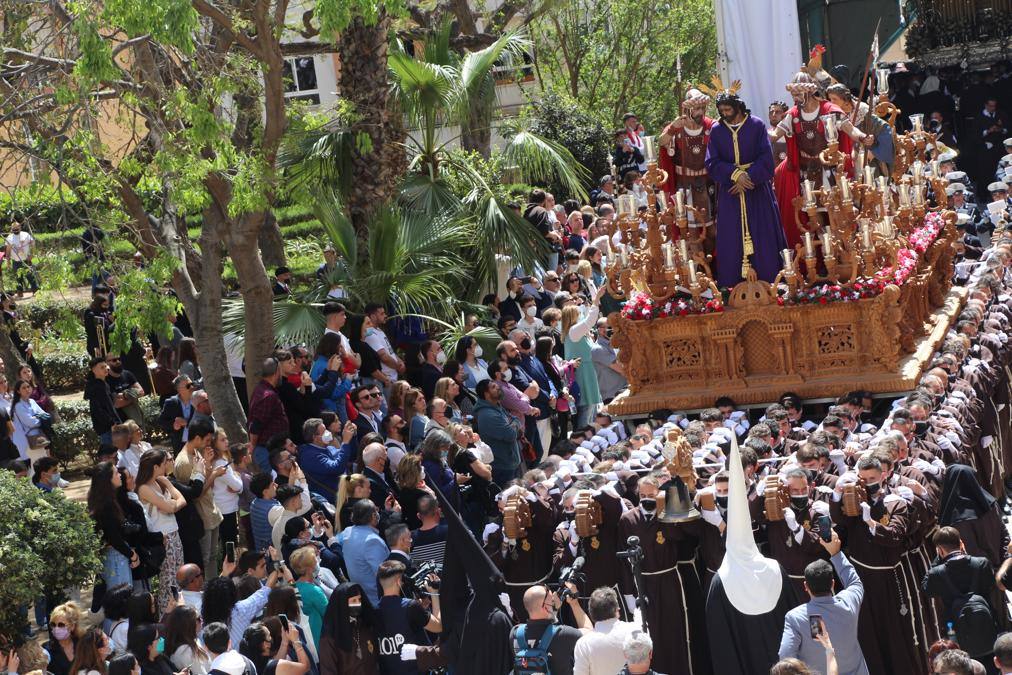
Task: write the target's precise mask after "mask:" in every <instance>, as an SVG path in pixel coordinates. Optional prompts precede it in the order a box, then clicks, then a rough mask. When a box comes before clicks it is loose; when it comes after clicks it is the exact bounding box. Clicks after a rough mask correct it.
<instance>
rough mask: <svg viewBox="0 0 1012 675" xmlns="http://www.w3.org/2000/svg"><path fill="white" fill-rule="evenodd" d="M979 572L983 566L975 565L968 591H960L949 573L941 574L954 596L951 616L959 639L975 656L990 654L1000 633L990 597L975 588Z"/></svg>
mask: <svg viewBox="0 0 1012 675" xmlns="http://www.w3.org/2000/svg"><path fill="white" fill-rule="evenodd" d="M946 571H948V570H946ZM979 575H980V567H979V566H974V567H973V571H972V572H971V574H970V588H969V590H967V591H966V592H960V590H959V589H958V588H956V585H955V584H954V583H952V579H951V578H950V577H949V575H948V574H947V573H946V574H943V575H942V577H943V578H944V579H945V582H946V583H947V584H948V586H949V588H950V590H951V591H952V593H953V595H954V596H955V599H954V600H953V602H952V611H951V613H950V617H951V618H952V627H953V629H954V630H955V631H956V642H958V643H959V647H960V649H963V650H964V651H966V653H968V654H969V655H970V656H972V657H980V656H986V655H988V654H990V653H991V652H992V651H993V649H994V641H995V639H996V638H997V637H998V631H997V629H996V628H995V621H994V614H992V612H991V604H990V603H989V602H988V601H987V598H984V597H983V596H981V595H979V594H977V593H975V592H974V591H975V589H976V588H977V579H978V577H979Z"/></svg>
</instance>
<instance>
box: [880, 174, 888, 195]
mask: <svg viewBox="0 0 1012 675" xmlns="http://www.w3.org/2000/svg"><path fill="white" fill-rule="evenodd" d="M878 189H879V190H881V191H882V194H885V193H886V191H887V190H888V189H889V179H888V178H887V177H886V176H879V177H878Z"/></svg>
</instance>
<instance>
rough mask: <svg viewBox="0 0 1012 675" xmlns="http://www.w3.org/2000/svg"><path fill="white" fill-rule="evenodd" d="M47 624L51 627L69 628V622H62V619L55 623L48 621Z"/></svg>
mask: <svg viewBox="0 0 1012 675" xmlns="http://www.w3.org/2000/svg"><path fill="white" fill-rule="evenodd" d="M49 625H50V626H52V627H53V628H70V624H69V623H64V622H62V621H57V622H56V623H50V624H49Z"/></svg>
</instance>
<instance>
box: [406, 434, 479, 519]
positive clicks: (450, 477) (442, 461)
mask: <svg viewBox="0 0 1012 675" xmlns="http://www.w3.org/2000/svg"><path fill="white" fill-rule="evenodd" d="M452 445H453V439H452V438H450V435H449V434H448V433H446V432H445V431H443V430H442V429H434V430H433V431H430V432H429V435H428V436H426V437H425V440H423V441H422V442H421V444H420V445H419V446H418V454H419V455H421V457H422V468H424V469H425V478H426V480H428V481H431V482H432V483H433V484H434V485H435V486H436V487H438V488H439V489H440V491H442V493H443V496H444V497H446V499H447V501H449V502H450V504H451V505H453V508H454V509H459V508H460V491H459V489H458V487H457V485H458V483H467V481H468V480H470V479H469V478H468V477H467V476H466V475H460V476H458V475H457V474H455V473H454V472H453V470H452V469H451V468H450V465H449V464H447V463H446V460H447V457H449V455H450V447H451V446H452ZM402 461H403V460H402Z"/></svg>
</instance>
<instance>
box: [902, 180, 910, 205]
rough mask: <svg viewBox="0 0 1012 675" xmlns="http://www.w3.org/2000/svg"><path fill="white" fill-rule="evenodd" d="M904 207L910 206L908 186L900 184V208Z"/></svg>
mask: <svg viewBox="0 0 1012 675" xmlns="http://www.w3.org/2000/svg"><path fill="white" fill-rule="evenodd" d="M904 206H910V186H909V185H908V184H906V183H900V208H903V207H904Z"/></svg>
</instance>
